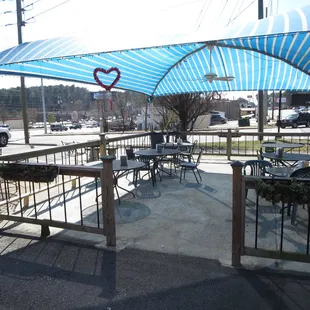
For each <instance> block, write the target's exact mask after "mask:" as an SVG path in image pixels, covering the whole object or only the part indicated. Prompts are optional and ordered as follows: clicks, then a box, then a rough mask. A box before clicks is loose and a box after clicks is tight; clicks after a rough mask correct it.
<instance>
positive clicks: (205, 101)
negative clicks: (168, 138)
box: [154, 93, 212, 131]
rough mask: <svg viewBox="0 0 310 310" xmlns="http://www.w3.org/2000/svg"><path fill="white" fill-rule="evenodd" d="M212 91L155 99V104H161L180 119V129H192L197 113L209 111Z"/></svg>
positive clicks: (201, 113)
mask: <svg viewBox="0 0 310 310" xmlns="http://www.w3.org/2000/svg"><path fill="white" fill-rule="evenodd" d="M211 102H212V93H203V94H181V95H171V96H165V97H158V98H156V99H155V101H154V104H155V105H156V106H162V107H163V108H165V109H166V110H168V111H172V112H173V113H175V114H176V115H177V116H178V118H179V121H180V128H179V129H180V131H187V130H188V129H189V130H193V126H194V123H195V121H196V120H197V118H198V116H199V115H203V114H205V113H206V112H208V111H210V109H211Z"/></svg>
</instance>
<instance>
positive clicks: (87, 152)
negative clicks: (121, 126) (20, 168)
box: [0, 140, 100, 165]
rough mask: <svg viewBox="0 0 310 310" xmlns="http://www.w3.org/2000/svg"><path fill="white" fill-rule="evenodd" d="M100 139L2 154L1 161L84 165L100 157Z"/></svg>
mask: <svg viewBox="0 0 310 310" xmlns="http://www.w3.org/2000/svg"><path fill="white" fill-rule="evenodd" d="M99 147H100V141H99V140H96V141H90V142H84V143H72V144H67V145H63V146H56V147H51V148H49V149H44V150H35V151H30V152H25V153H18V154H12V155H5V156H0V161H1V162H27V163H45V164H60V165H84V164H85V163H87V162H89V161H93V160H97V158H98V156H99V155H98V151H97V150H98V148H99Z"/></svg>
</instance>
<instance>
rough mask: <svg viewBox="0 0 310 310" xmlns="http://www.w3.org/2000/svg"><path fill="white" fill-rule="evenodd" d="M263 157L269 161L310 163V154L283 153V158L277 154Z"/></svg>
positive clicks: (264, 154)
mask: <svg viewBox="0 0 310 310" xmlns="http://www.w3.org/2000/svg"><path fill="white" fill-rule="evenodd" d="M262 155H263V157H266V158H269V159H276V160H283V161H299V160H306V161H310V155H309V154H300V153H283V155H282V156H277V155H276V153H263V154H262Z"/></svg>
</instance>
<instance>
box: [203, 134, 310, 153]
mask: <svg viewBox="0 0 310 310" xmlns="http://www.w3.org/2000/svg"><path fill="white" fill-rule="evenodd" d="M264 142H279V143H281V142H282V143H303V144H305V145H304V146H303V147H301V148H295V149H293V150H294V151H295V152H296V151H298V152H300V153H308V142H309V141H308V140H306V139H291V140H285V139H277V140H265V141H264ZM261 143H262V142H260V141H257V140H255V141H244V140H242V141H238V140H236V139H235V138H234V139H233V140H232V143H231V148H232V150H244V151H259V150H260V145H261ZM199 147H203V148H206V149H217V150H226V149H227V143H226V142H223V141H217V142H202V143H199Z"/></svg>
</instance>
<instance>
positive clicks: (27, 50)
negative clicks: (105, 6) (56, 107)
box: [0, 6, 310, 96]
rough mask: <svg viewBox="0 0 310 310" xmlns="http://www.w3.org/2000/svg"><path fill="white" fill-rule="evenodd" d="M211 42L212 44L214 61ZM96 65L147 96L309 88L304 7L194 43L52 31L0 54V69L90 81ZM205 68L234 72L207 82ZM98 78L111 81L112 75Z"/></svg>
mask: <svg viewBox="0 0 310 310" xmlns="http://www.w3.org/2000/svg"><path fill="white" fill-rule="evenodd" d="M93 43H94V42H93ZM97 43H98V42H97ZM99 43H100V44H104V43H105V42H99ZM210 46H214V49H213V51H212V67H211V66H210ZM97 67H100V68H104V69H106V70H107V69H109V68H110V67H117V68H119V70H120V71H121V78H120V80H119V82H118V83H117V85H116V88H120V89H126V90H133V91H137V92H141V93H144V94H147V95H150V96H163V95H169V94H181V93H189V92H205V91H251V90H253V91H256V90H294V91H310V6H306V7H304V8H301V9H295V10H293V11H290V12H288V13H285V14H281V15H278V16H273V17H270V18H267V19H263V20H260V21H256V22H252V23H249V24H246V25H245V26H244V27H241V28H240V27H239V28H232V29H230V30H229V31H228V32H226V34H224V35H222V36H221V37H218V38H211V39H208V40H200V41H195V42H192V43H182V44H169V45H162V46H160V45H158V46H153V47H147V48H134V49H122V50H120V49H118V50H117V49H111V47H105V48H99V47H97V48H96V47H92V46H90V45H86V46H85V44H82V43H81V41H80V40H78V39H77V38H57V39H49V40H40V41H35V42H29V43H24V44H22V45H19V46H16V47H13V48H10V49H8V50H5V51H3V52H1V53H0V74H8V75H23V76H26V77H27V76H29V77H43V78H49V79H57V80H64V81H75V82H82V83H88V84H96V82H95V80H94V77H93V70H94V69H95V68H97ZM210 70H212V71H213V72H214V73H216V74H217V76H218V77H222V76H234V77H235V78H234V79H233V80H232V81H220V80H214V81H213V82H211V83H210V82H208V81H207V80H206V79H205V78H204V76H205V74H206V73H208V72H210ZM99 77H100V79H101V81H102V82H103V83H104V84H111V83H112V81H113V80H114V79H115V74H114V73H113V72H112V73H110V74H109V75H104V74H102V75H99Z"/></svg>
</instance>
